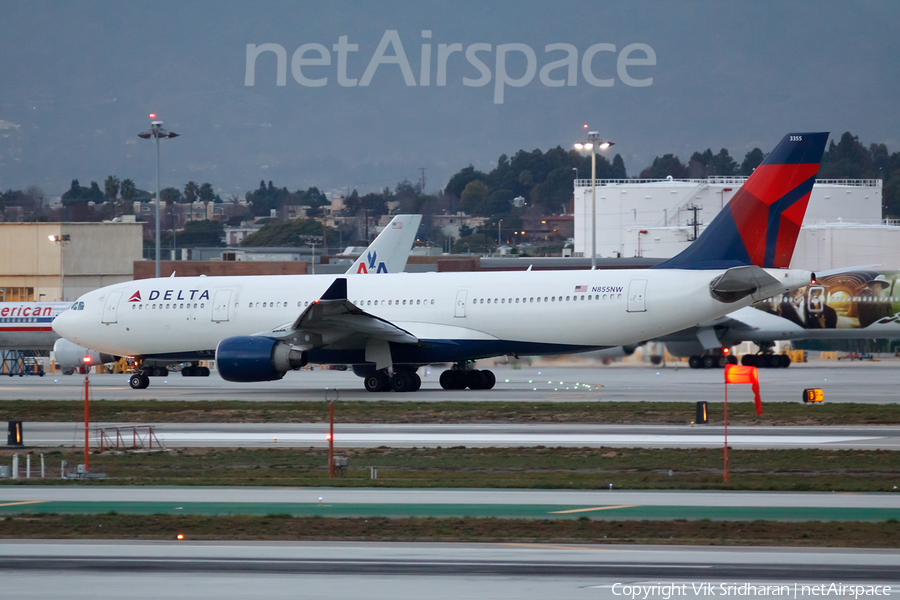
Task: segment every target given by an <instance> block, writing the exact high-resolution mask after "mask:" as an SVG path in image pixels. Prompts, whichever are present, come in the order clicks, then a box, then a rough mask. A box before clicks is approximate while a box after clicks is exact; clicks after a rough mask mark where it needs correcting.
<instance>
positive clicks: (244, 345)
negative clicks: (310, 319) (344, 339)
mask: <svg viewBox="0 0 900 600" xmlns="http://www.w3.org/2000/svg"><path fill="white" fill-rule="evenodd" d="M307 362H308V361H307V358H306V352H302V351H300V350H296V349H294V348H291V346H290V344H285V343H283V342H279V341H278V340H273V339H272V338H267V337H260V336H252V335H246V336H238V337H231V338H226V339H224V340H222V341H221V342H219V345H218V347H217V348H216V369H217V370H218V371H219V375H221V376H222V379H224V380H225V381H236V382H242V383H247V382H251V381H274V380H277V379H281V378H282V377H284V374H285V373H287V372H288V371H295V370H297V369H299V368H301V367H305V366H306V364H307Z"/></svg>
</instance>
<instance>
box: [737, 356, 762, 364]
mask: <svg viewBox="0 0 900 600" xmlns="http://www.w3.org/2000/svg"><path fill="white" fill-rule="evenodd" d="M741 364H742V365H744V366H745V367H758V366H761V365H760V364H759V356H757V355H756V354H745V355H743V356H742V357H741Z"/></svg>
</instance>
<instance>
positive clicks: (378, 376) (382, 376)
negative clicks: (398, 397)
mask: <svg viewBox="0 0 900 600" xmlns="http://www.w3.org/2000/svg"><path fill="white" fill-rule="evenodd" d="M363 382H364V384H365V386H366V391H369V392H386V391H388V390H390V389H391V382H390V379H389V378H388V375H387V373H385V372H384V371H376V372H375V373H374V374H373V375H367V376H366V378H365V379H364V380H363Z"/></svg>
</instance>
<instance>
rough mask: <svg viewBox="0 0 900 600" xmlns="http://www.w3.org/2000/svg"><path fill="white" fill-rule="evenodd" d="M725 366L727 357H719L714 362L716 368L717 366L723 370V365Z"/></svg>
mask: <svg viewBox="0 0 900 600" xmlns="http://www.w3.org/2000/svg"><path fill="white" fill-rule="evenodd" d="M727 364H728V357H727V356H720V357H719V358H718V359H717V360H716V366H718V367H719V368H720V369H724V368H725V365H727Z"/></svg>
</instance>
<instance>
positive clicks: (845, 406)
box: [0, 400, 900, 426]
mask: <svg viewBox="0 0 900 600" xmlns="http://www.w3.org/2000/svg"><path fill="white" fill-rule="evenodd" d="M728 409H729V410H728V422H729V424H730V425H795V426H796V425H896V424H900V404H856V403H831V404H823V405H819V406H813V405H806V404H802V403H800V402H798V403H796V404H795V403H789V402H770V403H767V404H766V406H765V412H764V413H763V414H762V415H761V416H757V415H756V411H755V410H754V405H753V403H752V402H734V403H731V405H730V406H729V407H728ZM695 412H696V411H695V405H694V403H691V402H605V401H601V400H598V401H596V402H416V401H414V400H412V401H399V402H398V401H386V400H373V401H341V402H338V403H337V405H336V411H335V416H336V419H337V420H338V421H339V422H343V423H491V422H497V423H627V424H654V423H671V424H686V423H689V422H691V421H692V420H693V418H694V415H695ZM83 415H84V403H83V402H82V401H80V400H0V420H19V421H45V422H46V421H55V422H65V421H80V420H81V419H83ZM709 418H710V423H711V424H713V425H716V424H721V423H722V418H723V417H722V409H721V407H720V406H719V405H717V404H710V405H709ZM327 419H328V403H326V402H323V401H304V402H275V401H259V402H256V401H240V400H211V401H196V402H183V401H178V400H94V401H92V402H91V420H92V421H94V422H122V423H324V422H326V421H327Z"/></svg>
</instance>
